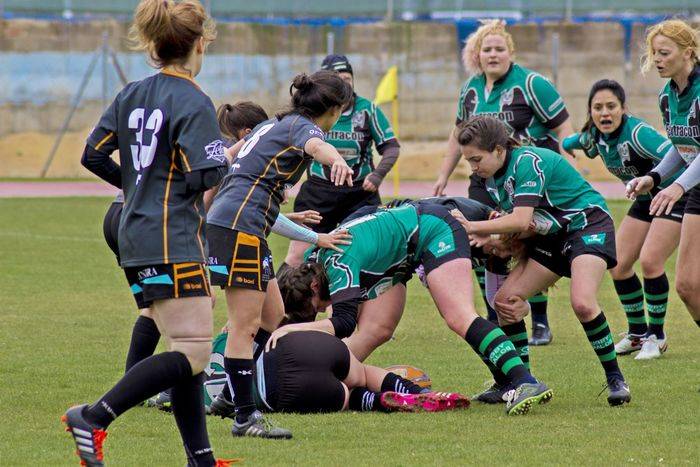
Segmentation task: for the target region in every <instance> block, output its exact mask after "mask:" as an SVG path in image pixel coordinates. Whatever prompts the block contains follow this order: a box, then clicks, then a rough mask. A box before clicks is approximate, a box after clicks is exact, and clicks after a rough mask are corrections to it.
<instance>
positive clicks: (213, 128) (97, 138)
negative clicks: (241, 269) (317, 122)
mask: <svg viewBox="0 0 700 467" xmlns="http://www.w3.org/2000/svg"><path fill="white" fill-rule="evenodd" d="M87 144H88V145H89V146H91V147H93V148H94V149H96V150H98V151H100V152H103V153H108V154H109V153H112V152H113V151H115V150H116V149H119V154H120V160H121V164H120V165H121V173H122V188H123V190H124V210H123V212H122V216H121V221H120V223H119V254H120V258H121V265H122V266H123V267H131V266H146V265H156V264H169V263H183V262H204V261H206V257H207V254H206V250H205V245H206V242H205V238H204V232H203V230H204V229H203V228H202V224H203V222H204V218H205V212H204V206H203V203H202V194H201V193H191V192H189V191H188V190H187V187H186V183H185V173H187V172H191V171H193V170H201V169H206V168H213V167H220V166H224V165H226V158H225V156H224V152H223V151H224V146H223V143H222V141H221V133H220V132H219V125H218V123H217V120H216V110H215V109H214V104H213V103H212V101H211V99H209V97H208V96H207V95H206V94H205V93H204V92H203V91H202V90H201V89H200V88H199V87H198V86H197V84H195V82H194V81H192V80H191V79H190V78H189V77H186V76H184V75H176V74H171V73H168V72H161V73H158V74H156V75H154V76H150V77H148V78H146V79H144V80H142V81H136V82H133V83H129V84H128V85H127V86H126V87H125V88H124V89H123V90H122V91H121V92H120V93H119V94H118V95H117V97H116V98H115V99H114V102H112V104H111V105H110V106H109V108H108V109H107V110H106V111H105V113H104V115H102V118H101V119H100V121H99V123H98V124H97V126H96V127H95V129H94V130H93V131H92V133H91V134H90V136H89V137H88V140H87Z"/></svg>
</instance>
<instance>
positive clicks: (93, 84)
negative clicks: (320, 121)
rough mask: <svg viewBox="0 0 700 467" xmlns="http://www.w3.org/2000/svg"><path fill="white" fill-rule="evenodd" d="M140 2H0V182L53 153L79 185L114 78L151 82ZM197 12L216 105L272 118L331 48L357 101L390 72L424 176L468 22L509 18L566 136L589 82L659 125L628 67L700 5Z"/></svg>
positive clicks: (458, 69) (237, 1)
mask: <svg viewBox="0 0 700 467" xmlns="http://www.w3.org/2000/svg"><path fill="white" fill-rule="evenodd" d="M137 3H138V0H0V177H38V176H39V175H41V174H42V169H44V168H45V167H46V161H47V157H48V156H49V154H50V153H51V152H53V150H54V149H55V158H54V161H53V162H52V164H51V165H50V166H49V167H48V170H47V173H46V174H45V175H47V176H49V177H86V176H87V174H86V173H85V172H84V171H83V170H82V169H81V168H80V166H79V164H78V159H79V156H80V154H81V152H82V148H83V144H84V139H85V136H86V135H87V133H88V132H89V130H90V128H91V126H92V125H93V124H94V123H95V122H96V120H97V118H98V117H99V115H100V114H101V112H102V111H103V109H104V108H105V107H106V106H107V105H108V104H109V102H110V101H111V100H112V98H113V97H114V95H115V94H116V92H117V91H118V90H119V89H120V88H121V87H122V82H123V80H127V81H133V80H138V79H142V78H143V77H145V76H147V75H149V74H152V73H154V70H153V69H152V68H151V67H149V65H148V64H147V62H146V60H145V57H144V55H143V54H142V53H139V52H132V51H130V50H129V47H128V44H127V42H126V33H127V30H128V27H129V22H130V20H131V15H132V13H133V10H134V8H135V6H136V4H137ZM202 3H203V4H204V5H205V7H206V8H208V9H209V11H210V12H211V14H212V15H213V16H214V18H215V19H216V21H217V23H218V26H217V29H218V38H217V40H216V41H215V42H214V43H213V44H212V46H211V47H210V49H209V53H208V54H207V56H206V58H205V64H204V68H203V70H202V73H201V74H200V75H199V76H198V77H197V81H198V82H199V83H200V85H201V86H202V88H203V89H204V90H205V92H207V93H208V94H209V95H210V96H211V97H212V99H213V100H214V102H215V103H216V104H220V103H222V102H233V101H237V100H242V99H249V100H253V101H256V102H258V103H259V104H260V105H262V106H263V107H265V109H266V110H267V111H268V112H269V113H273V112H275V111H276V110H277V109H279V108H280V107H282V106H284V105H285V104H286V102H287V101H288V97H289V94H288V88H289V83H290V82H291V80H292V78H293V76H294V75H295V74H297V73H299V72H302V71H313V70H316V69H317V68H318V67H319V66H320V63H321V60H322V59H323V57H324V56H325V55H326V54H327V53H330V52H334V53H342V54H346V55H347V56H348V57H349V59H350V61H351V63H352V65H353V68H354V70H355V83H356V90H357V92H358V93H359V94H360V95H364V96H366V97H369V98H373V97H374V92H375V88H376V86H377V84H378V83H379V80H380V79H381V77H382V76H383V75H384V73H385V72H386V71H387V69H388V68H389V67H391V66H394V65H396V66H397V67H398V70H399V72H398V76H399V91H398V96H399V97H398V101H399V109H400V110H399V113H398V127H399V129H400V137H401V140H402V142H405V151H404V152H402V161H403V162H402V165H401V170H402V176H405V177H407V178H426V179H432V178H433V177H434V176H435V170H436V168H437V165H438V164H439V158H440V156H441V155H442V151H443V147H444V141H445V140H446V137H447V135H448V132H449V131H450V129H451V127H452V126H453V124H454V117H455V112H456V104H457V98H458V96H459V90H460V87H461V85H462V83H463V82H464V80H465V79H466V78H467V74H466V72H465V71H464V69H463V67H462V65H461V61H460V53H461V48H462V46H463V43H464V40H465V39H466V37H467V36H468V35H469V34H470V33H471V32H472V31H474V30H475V29H476V27H478V19H480V18H495V17H498V18H503V19H506V20H507V21H508V23H509V30H510V32H511V33H512V34H513V36H514V39H515V47H516V57H515V60H516V61H517V62H518V63H520V64H522V65H523V66H526V67H528V68H531V69H534V70H535V71H538V72H540V73H542V74H543V75H545V76H547V77H548V78H550V79H551V80H552V81H553V82H554V83H555V85H556V86H557V88H558V89H559V91H560V93H561V94H562V96H563V97H564V100H565V102H566V104H567V107H568V108H569V113H570V114H571V116H572V119H573V123H574V126H575V128H578V127H580V125H581V124H582V123H583V121H584V120H585V116H586V111H585V105H586V98H587V94H588V89H589V88H590V85H591V84H592V83H593V82H594V81H596V80H598V79H600V78H612V79H616V80H618V81H620V82H621V83H622V84H623V85H624V86H625V89H626V90H627V94H628V102H629V109H630V111H631V112H632V113H633V114H636V115H638V116H640V117H643V118H645V119H647V120H648V121H649V122H650V123H652V124H654V125H655V126H657V127H660V116H659V112H658V107H657V103H656V95H657V93H658V91H659V89H660V88H661V87H662V85H663V83H662V80H660V79H659V78H658V76H656V73H649V74H648V75H647V76H644V75H642V74H641V73H640V71H639V59H640V56H641V53H642V50H643V38H644V31H645V29H646V28H647V27H649V26H650V25H651V24H654V23H656V22H658V21H660V20H661V19H664V18H668V17H672V16H681V17H684V18H689V19H691V20H693V21H696V20H697V19H698V17H697V14H698V13H700V0H680V1H679V0H676V1H671V0H653V1H652V0H617V1H614V2H612V1H609V0H608V1H598V0H579V1H572V0H565V1H553V0H490V1H470V0H461V1H459V0H456V1H448V0H387V1H372V0H353V1H341V0H326V1H323V2H309V1H302V0H287V1H282V0H261V1H257V2H251V1H250V0H248V1H242V0H202ZM385 110H386V112H387V113H390V111H391V106H386V109H385ZM59 134H61V135H63V137H62V138H60V144H57V142H58V140H59V138H58V135H59ZM54 146H56V147H55V148H54ZM404 172H405V173H404ZM600 176H601V177H606V175H605V173H604V171H601V175H600Z"/></svg>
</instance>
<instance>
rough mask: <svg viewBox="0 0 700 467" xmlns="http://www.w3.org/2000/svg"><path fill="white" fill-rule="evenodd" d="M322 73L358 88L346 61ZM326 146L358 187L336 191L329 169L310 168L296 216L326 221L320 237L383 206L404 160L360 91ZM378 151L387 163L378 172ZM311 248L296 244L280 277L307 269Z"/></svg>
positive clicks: (328, 61) (336, 60)
mask: <svg viewBox="0 0 700 467" xmlns="http://www.w3.org/2000/svg"><path fill="white" fill-rule="evenodd" d="M321 69H322V70H331V71H335V72H337V73H338V75H339V76H340V77H341V78H342V79H343V80H344V81H345V82H347V83H348V84H349V85H350V86H351V87H352V86H353V85H354V82H353V69H352V66H351V65H350V62H349V61H348V59H347V57H345V56H344V55H328V56H327V57H326V58H325V59H324V60H323V62H322V64H321ZM326 142H328V143H329V144H332V145H333V147H335V148H336V149H337V150H338V152H339V153H340V154H341V155H342V156H343V158H344V159H345V160H346V162H347V163H348V165H349V166H350V167H351V168H352V170H353V184H352V186H336V185H335V184H334V183H333V182H332V180H331V178H330V172H329V170H330V169H329V168H328V167H324V166H323V165H322V164H319V163H318V162H312V163H311V165H309V169H308V171H307V175H308V178H307V179H306V181H305V182H304V183H302V185H301V188H300V189H299V194H298V195H297V197H296V199H295V200H294V211H295V212H301V211H306V210H313V211H317V212H318V213H319V214H320V215H321V217H322V219H321V221H320V223H319V224H317V225H314V226H312V229H313V230H314V231H316V232H319V233H327V232H330V231H332V230H333V229H335V228H336V226H337V225H338V224H339V223H340V222H341V221H342V220H343V219H345V218H346V217H347V216H348V215H350V214H351V213H352V212H354V211H356V210H358V209H360V208H361V207H363V206H378V205H379V204H380V203H381V199H380V198H379V191H378V190H379V185H381V183H382V180H383V179H384V177H385V176H386V174H387V173H389V171H390V170H391V168H392V167H393V166H394V164H395V163H396V160H397V159H398V157H399V142H398V141H397V139H396V136H395V135H394V130H393V129H392V128H391V125H390V124H389V121H388V120H387V118H386V116H385V115H384V112H382V110H381V109H380V108H379V107H377V106H375V105H374V104H373V103H372V102H371V101H370V100H368V99H365V98H364V97H362V96H358V95H357V94H355V93H354V91H353V95H352V98H351V100H350V102H348V104H347V106H346V107H345V108H343V113H342V114H341V116H340V118H339V119H338V122H337V123H336V124H335V125H334V126H333V128H332V129H331V131H330V132H329V133H328V134H327V135H326ZM372 145H374V147H375V148H376V150H377V152H378V153H379V155H380V156H381V157H382V158H381V161H380V162H379V164H378V165H377V166H376V167H375V166H374V160H373V157H374V153H373V151H372ZM309 246H310V245H309V244H308V243H306V242H299V241H294V240H293V241H292V242H290V244H289V251H288V252H287V258H286V259H285V262H284V264H283V265H282V266H281V267H280V271H281V270H282V269H283V267H284V266H285V265H286V264H289V265H291V266H298V265H299V264H301V262H302V257H303V254H304V250H306V249H307V248H308V247H309Z"/></svg>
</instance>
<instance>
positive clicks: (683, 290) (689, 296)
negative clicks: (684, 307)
mask: <svg viewBox="0 0 700 467" xmlns="http://www.w3.org/2000/svg"><path fill="white" fill-rule="evenodd" d="M695 289H697V285H696V286H693V282H692V281H690V280H688V279H686V278H684V277H676V292H677V293H678V296H679V297H680V299H681V300H683V303H692V302H693V301H698V299H697V298H695V295H696V294H697V293H698V290H695Z"/></svg>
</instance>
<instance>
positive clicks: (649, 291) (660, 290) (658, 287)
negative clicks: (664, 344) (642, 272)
mask: <svg viewBox="0 0 700 467" xmlns="http://www.w3.org/2000/svg"><path fill="white" fill-rule="evenodd" d="M668 289H669V287H668V278H667V277H666V273H664V274H661V275H660V276H659V277H655V278H654V279H648V278H646V277H645V278H644V298H645V299H646V302H647V313H648V314H649V334H654V335H656V337H658V338H659V339H663V338H664V337H665V336H664V321H665V319H666V307H667V306H668Z"/></svg>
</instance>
